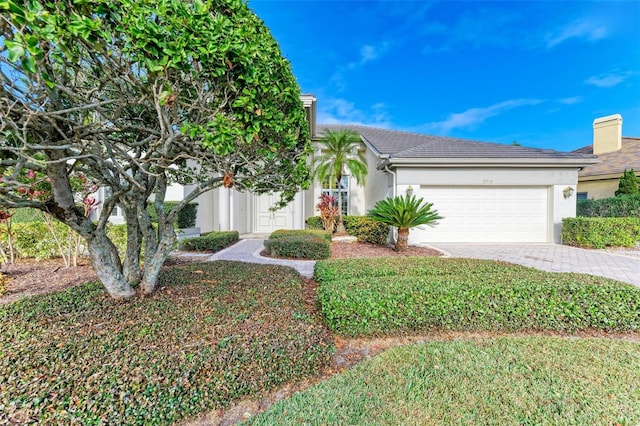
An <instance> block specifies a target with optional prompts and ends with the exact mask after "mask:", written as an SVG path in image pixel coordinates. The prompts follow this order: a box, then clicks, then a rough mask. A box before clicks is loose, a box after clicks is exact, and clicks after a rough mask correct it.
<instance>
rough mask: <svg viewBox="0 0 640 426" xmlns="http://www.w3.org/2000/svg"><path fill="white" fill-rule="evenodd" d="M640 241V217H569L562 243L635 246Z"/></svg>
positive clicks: (581, 245) (596, 245) (600, 247)
mask: <svg viewBox="0 0 640 426" xmlns="http://www.w3.org/2000/svg"><path fill="white" fill-rule="evenodd" d="M638 242H640V217H567V218H564V219H562V244H566V245H569V246H577V247H587V248H597V249H602V248H605V247H633V246H635V245H636V244H637V243H638Z"/></svg>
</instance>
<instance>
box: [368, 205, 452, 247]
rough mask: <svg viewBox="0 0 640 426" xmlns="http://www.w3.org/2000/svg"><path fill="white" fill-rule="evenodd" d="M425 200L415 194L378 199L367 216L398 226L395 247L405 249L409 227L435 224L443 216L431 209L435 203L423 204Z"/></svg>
mask: <svg viewBox="0 0 640 426" xmlns="http://www.w3.org/2000/svg"><path fill="white" fill-rule="evenodd" d="M423 202H424V200H423V199H422V198H416V197H414V196H413V195H406V196H397V197H394V198H391V197H389V198H385V199H384V200H380V201H378V202H377V203H376V205H375V206H373V209H371V210H370V211H369V213H367V216H369V217H370V218H372V219H374V220H377V221H378V222H382V223H386V224H387V225H391V226H395V227H396V228H398V240H397V241H396V248H395V249H396V250H397V251H404V250H406V249H407V244H408V241H409V229H411V228H414V227H416V226H419V225H429V226H435V225H437V221H438V219H442V218H443V217H442V216H440V215H439V214H438V211H437V210H432V209H431V208H432V207H433V203H426V202H424V204H423Z"/></svg>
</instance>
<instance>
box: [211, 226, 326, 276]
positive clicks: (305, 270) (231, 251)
mask: <svg viewBox="0 0 640 426" xmlns="http://www.w3.org/2000/svg"><path fill="white" fill-rule="evenodd" d="M247 237H249V238H247ZM251 237H255V238H251ZM242 238H243V239H241V240H240V241H238V242H237V243H235V244H234V245H232V246H231V247H228V248H226V249H224V250H220V251H219V252H217V253H215V254H213V256H211V257H209V258H208V259H206V260H208V261H214V260H237V261H240V262H248V263H262V264H271V265H283V266H290V267H292V268H293V269H295V270H296V271H298V272H299V273H300V275H302V276H303V277H306V278H312V277H313V267H314V266H315V264H316V262H315V261H314V260H289V259H272V258H270V257H263V256H260V252H261V251H262V250H264V239H263V238H261V236H252V235H249V236H242Z"/></svg>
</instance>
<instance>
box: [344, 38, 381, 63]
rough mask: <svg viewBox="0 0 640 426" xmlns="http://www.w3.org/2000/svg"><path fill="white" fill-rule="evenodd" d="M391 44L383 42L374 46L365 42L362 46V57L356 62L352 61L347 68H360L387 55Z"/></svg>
mask: <svg viewBox="0 0 640 426" xmlns="http://www.w3.org/2000/svg"><path fill="white" fill-rule="evenodd" d="M389 47H390V44H389V43H388V42H383V43H381V44H380V45H378V46H374V45H371V44H365V45H363V46H361V47H360V58H359V60H358V61H356V62H351V63H349V64H348V65H347V68H349V69H354V68H360V67H361V66H363V65H364V64H366V63H367V62H371V61H374V60H376V59H378V58H380V57H381V56H383V55H385V54H386V53H387V52H388V51H389Z"/></svg>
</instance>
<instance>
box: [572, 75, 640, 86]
mask: <svg viewBox="0 0 640 426" xmlns="http://www.w3.org/2000/svg"><path fill="white" fill-rule="evenodd" d="M630 75H631V73H630V72H622V73H615V72H612V73H609V74H600V75H594V76H591V77H589V78H588V79H586V80H585V81H584V82H585V83H587V84H591V85H593V86H598V87H613V86H617V85H618V84H620V83H622V82H623V81H625V80H626V79H627V78H628V77H629V76H630Z"/></svg>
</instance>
